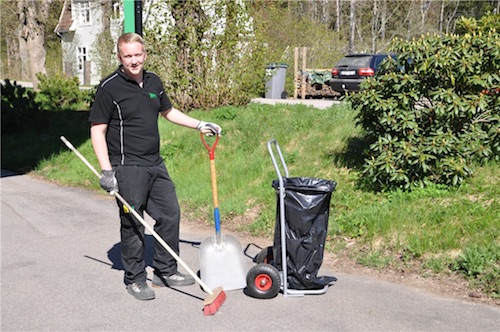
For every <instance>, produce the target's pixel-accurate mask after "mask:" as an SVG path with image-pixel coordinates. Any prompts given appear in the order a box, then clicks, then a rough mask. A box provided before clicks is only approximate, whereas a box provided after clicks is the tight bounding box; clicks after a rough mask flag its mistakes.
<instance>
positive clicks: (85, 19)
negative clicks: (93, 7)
mask: <svg viewBox="0 0 500 332" xmlns="http://www.w3.org/2000/svg"><path fill="white" fill-rule="evenodd" d="M77 15H78V22H79V23H80V24H90V2H89V1H81V2H78V3H77Z"/></svg>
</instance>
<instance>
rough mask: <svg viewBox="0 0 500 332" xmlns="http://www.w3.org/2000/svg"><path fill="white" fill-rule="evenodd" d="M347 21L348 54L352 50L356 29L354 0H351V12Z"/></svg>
mask: <svg viewBox="0 0 500 332" xmlns="http://www.w3.org/2000/svg"><path fill="white" fill-rule="evenodd" d="M349 19H350V22H349V54H351V53H353V52H354V37H355V32H356V31H355V30H356V0H351V13H350V18H349Z"/></svg>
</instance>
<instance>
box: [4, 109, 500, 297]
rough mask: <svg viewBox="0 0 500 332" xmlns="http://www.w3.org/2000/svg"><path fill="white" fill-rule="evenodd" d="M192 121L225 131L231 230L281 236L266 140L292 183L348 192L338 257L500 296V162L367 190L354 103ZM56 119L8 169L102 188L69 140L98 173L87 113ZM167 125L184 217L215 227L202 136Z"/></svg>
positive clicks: (221, 160) (169, 159)
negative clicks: (450, 277) (445, 183)
mask: <svg viewBox="0 0 500 332" xmlns="http://www.w3.org/2000/svg"><path fill="white" fill-rule="evenodd" d="M190 115H192V116H193V117H196V118H201V119H203V120H205V121H214V122H216V123H218V124H220V125H221V126H222V128H223V135H222V137H221V138H220V141H219V144H218V146H217V148H216V151H215V163H216V169H217V184H218V194H219V209H220V213H221V221H222V227H223V229H224V228H225V229H232V230H238V231H243V232H249V233H251V234H253V235H256V236H263V237H269V238H271V237H272V236H273V232H274V224H275V213H276V210H275V209H276V195H275V192H274V189H273V188H272V187H271V183H272V181H273V180H274V179H276V177H277V176H276V172H275V170H274V167H273V165H272V162H271V159H270V156H269V153H268V151H267V147H266V143H267V142H268V141H269V140H270V139H273V138H274V139H276V140H277V141H278V143H279V145H280V147H281V150H282V152H283V156H284V158H285V161H286V163H287V166H288V169H289V172H290V176H303V177H318V178H325V179H330V180H335V181H336V182H337V184H338V185H337V189H336V191H335V192H334V193H333V194H332V200H331V206H330V219H329V230H328V231H329V233H328V239H327V243H326V248H327V250H331V251H333V252H335V253H336V254H344V255H349V256H351V257H352V258H353V259H356V260H357V261H358V262H359V263H360V264H362V265H365V266H371V267H373V268H401V266H404V265H405V264H413V266H414V265H415V264H417V265H418V266H420V269H421V271H422V274H429V273H457V274H460V275H462V276H463V277H464V278H467V279H468V280H470V286H471V287H474V288H476V289H478V290H481V291H483V292H484V293H486V294H488V295H489V296H491V297H499V294H500V293H499V287H498V286H499V285H498V280H499V279H500V278H499V277H500V273H499V270H500V258H499V254H498V253H499V252H500V241H499V234H500V227H499V226H500V221H499V219H500V218H499V216H500V201H499V198H498V197H500V189H499V178H500V170H499V167H498V164H497V163H491V164H488V165H482V166H476V168H475V176H474V177H473V178H472V179H470V180H469V181H468V182H467V183H466V184H465V185H463V186H462V187H461V188H459V189H448V188H445V187H440V186H434V187H428V188H425V189H420V190H416V191H413V192H411V193H407V192H390V193H373V192H368V191H364V190H363V189H361V188H360V187H359V186H358V179H359V177H360V176H361V174H360V171H359V170H360V168H361V166H362V157H361V151H362V148H363V140H362V137H361V130H360V128H358V127H356V126H355V124H354V112H353V111H352V110H351V109H350V108H349V107H348V106H346V105H337V106H333V107H331V108H329V109H326V110H318V109H314V108H311V107H306V106H302V105H276V106H271V105H260V104H250V105H248V106H247V107H239V108H236V107H223V108H218V109H214V110H212V111H209V112H207V111H193V112H191V113H190ZM52 116H54V117H55V118H54V119H51V121H48V122H47V125H46V126H44V127H43V128H41V129H40V130H39V131H37V132H36V133H22V134H18V135H15V136H14V135H13V136H9V137H2V167H3V168H7V169H9V168H10V169H19V168H21V169H24V170H26V171H32V172H33V173H34V174H35V175H37V176H41V177H43V178H46V179H48V180H51V181H55V182H58V183H61V184H63V185H69V186H79V187H84V188H88V189H91V190H100V188H99V185H98V181H96V179H95V177H94V175H93V174H92V173H91V172H90V171H89V170H88V169H87V167H86V166H85V165H84V164H83V163H82V162H81V161H80V160H79V159H78V158H77V157H76V156H75V155H74V154H73V153H72V152H71V151H69V150H67V149H66V147H65V146H64V145H63V144H62V142H60V140H59V136H60V135H65V136H66V137H67V138H68V139H69V140H70V141H72V142H73V144H74V145H75V146H76V147H77V148H78V149H79V151H80V152H81V153H82V154H83V155H84V156H86V157H87V159H89V161H90V162H91V163H93V164H94V165H96V166H97V162H96V159H95V156H94V153H93V150H92V147H91V144H90V141H89V139H88V123H87V122H86V121H87V120H86V118H87V112H62V113H61V112H58V114H57V115H52ZM159 123H160V131H161V137H162V141H161V154H162V156H163V157H164V158H165V161H166V164H167V167H168V169H169V172H170V174H171V176H172V178H173V179H174V182H175V183H176V187H177V191H178V197H179V200H180V203H181V207H182V209H183V212H184V216H185V217H186V218H190V219H192V220H196V221H198V222H200V223H207V224H209V223H212V222H213V220H212V219H213V216H212V192H211V182H210V163H209V157H208V152H207V150H206V148H205V147H204V146H203V145H202V142H201V139H200V136H199V134H198V133H197V132H195V131H193V130H189V129H186V128H183V127H179V126H175V125H173V124H171V123H169V122H168V121H165V120H163V119H160V122H159ZM209 143H210V142H209ZM16 165H17V166H16ZM30 165H31V167H30ZM104 194H105V193H104V192H103V195H104Z"/></svg>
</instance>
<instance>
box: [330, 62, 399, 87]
mask: <svg viewBox="0 0 500 332" xmlns="http://www.w3.org/2000/svg"><path fill="white" fill-rule="evenodd" d="M389 56H390V57H392V58H395V57H396V56H395V55H393V54H350V55H346V56H345V57H343V58H342V60H340V61H339V62H338V63H337V64H336V65H335V67H333V69H332V78H331V79H330V81H328V85H329V86H330V87H331V88H332V89H333V90H335V91H337V92H340V93H346V92H348V91H358V90H359V84H360V83H361V82H362V81H363V80H364V79H365V78H367V77H369V76H374V75H375V73H376V72H377V71H378V69H379V66H380V63H381V62H382V61H383V60H384V59H386V58H387V57H389Z"/></svg>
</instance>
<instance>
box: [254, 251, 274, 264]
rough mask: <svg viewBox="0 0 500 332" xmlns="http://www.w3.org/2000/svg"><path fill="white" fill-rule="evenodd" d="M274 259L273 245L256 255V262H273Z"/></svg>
mask: <svg viewBox="0 0 500 332" xmlns="http://www.w3.org/2000/svg"><path fill="white" fill-rule="evenodd" d="M272 260H273V247H267V248H264V249H262V250H261V251H260V252H259V253H258V254H257V256H255V263H257V264H260V263H267V264H269V263H271V261H272Z"/></svg>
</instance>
